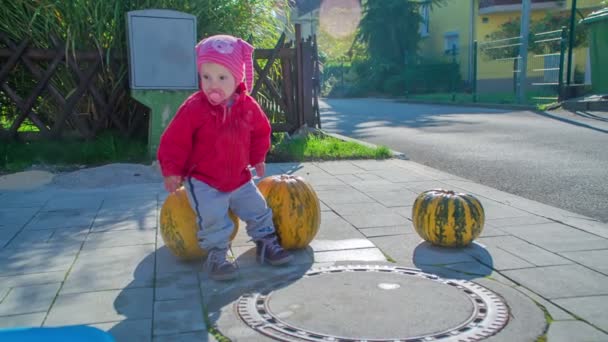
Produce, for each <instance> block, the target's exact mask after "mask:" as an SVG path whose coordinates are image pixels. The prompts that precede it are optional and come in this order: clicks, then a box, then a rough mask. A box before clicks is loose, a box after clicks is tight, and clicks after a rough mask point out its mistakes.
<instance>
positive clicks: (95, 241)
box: [83, 229, 156, 249]
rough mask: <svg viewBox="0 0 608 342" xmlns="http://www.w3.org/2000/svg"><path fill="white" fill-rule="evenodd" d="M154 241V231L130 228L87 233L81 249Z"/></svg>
mask: <svg viewBox="0 0 608 342" xmlns="http://www.w3.org/2000/svg"><path fill="white" fill-rule="evenodd" d="M155 242H156V232H154V231H153V230H138V229H130V230H118V231H105V232H99V233H97V232H95V233H91V234H89V235H88V237H87V240H86V241H85V243H84V246H83V249H94V248H107V247H119V246H133V245H145V244H154V243H155Z"/></svg>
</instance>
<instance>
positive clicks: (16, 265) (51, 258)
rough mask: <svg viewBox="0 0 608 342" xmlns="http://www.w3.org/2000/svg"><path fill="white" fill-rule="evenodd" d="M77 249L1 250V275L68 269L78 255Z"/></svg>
mask: <svg viewBox="0 0 608 342" xmlns="http://www.w3.org/2000/svg"><path fill="white" fill-rule="evenodd" d="M77 252H78V250H77V249H75V248H73V247H69V248H67V249H65V250H62V249H58V248H38V249H35V250H21V249H17V250H10V249H3V250H0V276H12V275H20V274H30V273H41V272H54V271H63V272H65V271H67V270H68V269H69V268H70V266H71V265H72V262H73V261H74V259H75V257H76V253H77Z"/></svg>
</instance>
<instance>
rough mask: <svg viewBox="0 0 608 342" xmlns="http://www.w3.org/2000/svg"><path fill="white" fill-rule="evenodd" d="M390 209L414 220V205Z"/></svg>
mask: <svg viewBox="0 0 608 342" xmlns="http://www.w3.org/2000/svg"><path fill="white" fill-rule="evenodd" d="M390 210H392V211H393V212H394V213H397V214H398V215H401V216H403V217H405V218H406V219H408V220H410V221H411V220H412V206H411V205H409V206H404V207H391V208H390Z"/></svg>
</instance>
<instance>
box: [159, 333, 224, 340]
mask: <svg viewBox="0 0 608 342" xmlns="http://www.w3.org/2000/svg"><path fill="white" fill-rule="evenodd" d="M201 341H205V342H216V341H217V340H216V339H215V338H214V337H213V335H210V334H209V333H208V332H207V331H206V330H205V331H196V332H190V333H183V334H176V335H161V336H155V337H154V342H201Z"/></svg>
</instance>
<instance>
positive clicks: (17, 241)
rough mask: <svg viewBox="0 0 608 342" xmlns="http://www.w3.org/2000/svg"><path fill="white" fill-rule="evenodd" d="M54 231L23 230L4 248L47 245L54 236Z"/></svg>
mask: <svg viewBox="0 0 608 342" xmlns="http://www.w3.org/2000/svg"><path fill="white" fill-rule="evenodd" d="M53 232H54V231H53V230H52V229H45V230H21V231H20V232H19V233H18V234H16V235H15V236H14V237H13V238H12V240H11V241H10V242H9V243H8V244H7V245H6V246H5V247H4V248H5V249H16V248H28V247H31V246H32V245H34V244H39V243H45V242H46V241H47V240H48V239H50V238H51V236H52V235H53Z"/></svg>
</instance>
